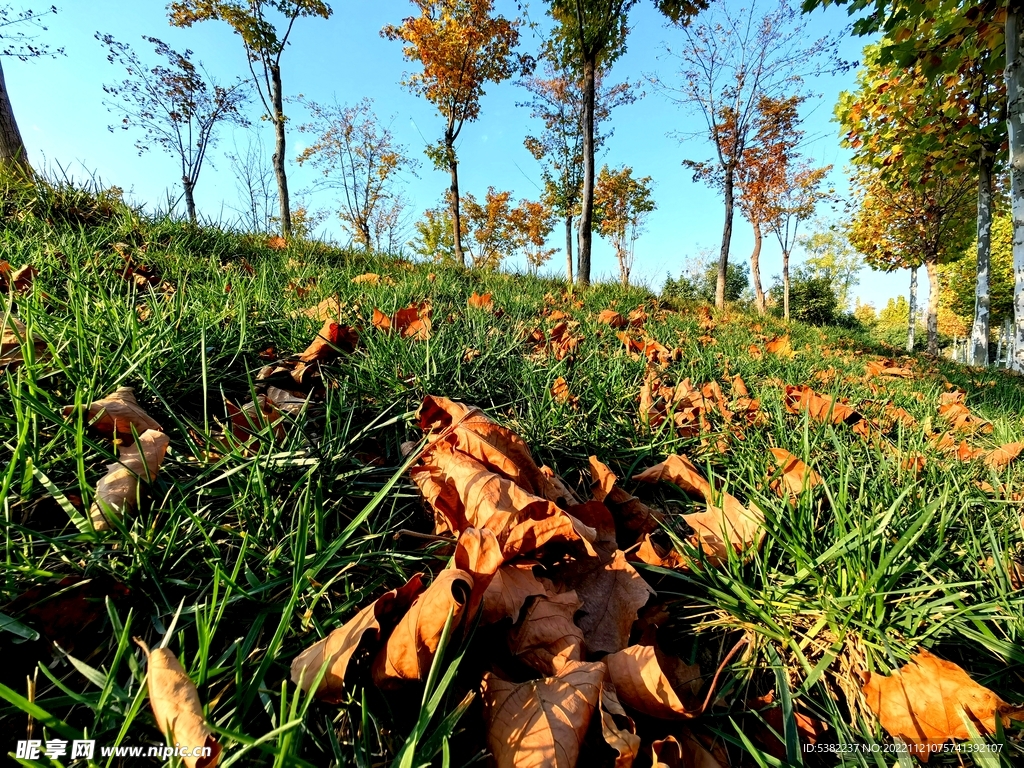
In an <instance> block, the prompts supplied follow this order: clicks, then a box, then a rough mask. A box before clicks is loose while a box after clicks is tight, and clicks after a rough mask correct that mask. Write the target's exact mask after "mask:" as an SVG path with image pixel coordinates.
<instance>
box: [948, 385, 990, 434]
mask: <svg viewBox="0 0 1024 768" xmlns="http://www.w3.org/2000/svg"><path fill="white" fill-rule="evenodd" d="M963 400H964V393H963V392H960V391H954V392H944V393H943V394H942V395H940V396H939V402H940V404H939V416H941V417H942V418H943V419H945V420H946V421H947V422H949V427H950V429H952V430H953V431H956V432H967V433H969V434H971V433H975V432H983V433H985V434H991V432H992V425H991V424H990V423H989V422H987V421H985V420H984V419H982V418H981V417H979V416H975V415H974V414H973V413H971V410H970V408H968V407H967V406H966V405H964V402H963Z"/></svg>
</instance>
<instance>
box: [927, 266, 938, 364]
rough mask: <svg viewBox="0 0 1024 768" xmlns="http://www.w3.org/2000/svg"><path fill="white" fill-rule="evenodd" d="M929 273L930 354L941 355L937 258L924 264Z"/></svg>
mask: <svg viewBox="0 0 1024 768" xmlns="http://www.w3.org/2000/svg"><path fill="white" fill-rule="evenodd" d="M924 268H925V270H926V271H927V272H928V354H929V355H937V354H939V267H938V264H937V263H936V261H935V257H934V256H932V257H929V258H928V259H926V260H925V262H924Z"/></svg>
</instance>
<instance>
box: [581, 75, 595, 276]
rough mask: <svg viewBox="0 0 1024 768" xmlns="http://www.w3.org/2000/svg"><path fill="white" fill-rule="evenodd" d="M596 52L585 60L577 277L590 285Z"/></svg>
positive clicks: (592, 233)
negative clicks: (581, 187) (581, 188)
mask: <svg viewBox="0 0 1024 768" xmlns="http://www.w3.org/2000/svg"><path fill="white" fill-rule="evenodd" d="M596 72H597V60H596V56H588V57H587V58H585V59H584V61H583V190H582V199H581V201H580V202H581V203H582V205H581V210H580V221H579V227H580V231H579V252H578V254H577V259H578V261H577V269H576V280H577V281H578V282H579V284H580V285H590V246H591V243H592V242H593V238H594V232H593V223H594V97H595V96H594V88H595V79H596Z"/></svg>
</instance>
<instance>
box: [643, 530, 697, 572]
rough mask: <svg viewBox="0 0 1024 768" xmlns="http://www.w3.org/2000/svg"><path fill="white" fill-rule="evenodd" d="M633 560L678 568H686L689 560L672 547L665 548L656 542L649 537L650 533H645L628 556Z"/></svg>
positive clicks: (661, 566)
mask: <svg viewBox="0 0 1024 768" xmlns="http://www.w3.org/2000/svg"><path fill="white" fill-rule="evenodd" d="M629 557H630V559H631V560H633V561H639V562H641V563H647V564H648V565H656V566H658V567H659V568H678V569H684V570H685V569H687V568H689V567H690V566H689V562H688V561H687V559H686V558H685V557H683V556H682V555H680V554H679V553H678V552H676V551H675V550H674V549H671V548H666V547H663V546H661V545H660V544H658V542H656V541H654V539H652V538H651V535H650V534H646V535H645V536H644V537H643V539H642V540H641V541H640V546H639V547H637V548H636V551H634V552H633V553H632V554H631V555H630V556H629Z"/></svg>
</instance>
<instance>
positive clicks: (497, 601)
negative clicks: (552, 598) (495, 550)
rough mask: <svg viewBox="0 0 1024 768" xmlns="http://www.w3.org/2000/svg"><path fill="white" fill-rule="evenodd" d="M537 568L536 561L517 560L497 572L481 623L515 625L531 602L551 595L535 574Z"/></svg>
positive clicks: (485, 593)
mask: <svg viewBox="0 0 1024 768" xmlns="http://www.w3.org/2000/svg"><path fill="white" fill-rule="evenodd" d="M536 565H537V563H536V562H535V561H532V560H526V561H524V560H517V561H516V562H514V563H506V564H505V565H503V566H501V567H500V568H499V569H498V570H497V572H496V573H495V574H494V577H493V578H492V579H491V581H490V583H489V584H488V585H487V589H486V590H484V597H483V614H482V616H481V618H480V621H481V623H483V624H493V623H495V622H498V621H501V620H502V619H505V618H510V619H512V622H513V623H515V622H517V621H519V612H520V611H521V610H522V607H523V605H524V604H525V603H526V600H527V598H529V597H531V596H532V595H545V594H548V592H549V589H548V587H547V586H545V585H544V584H543V583H542V582H541V580H540V579H538V578H537V577H536V576H535V575H534V573H533V569H534V566H536Z"/></svg>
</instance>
